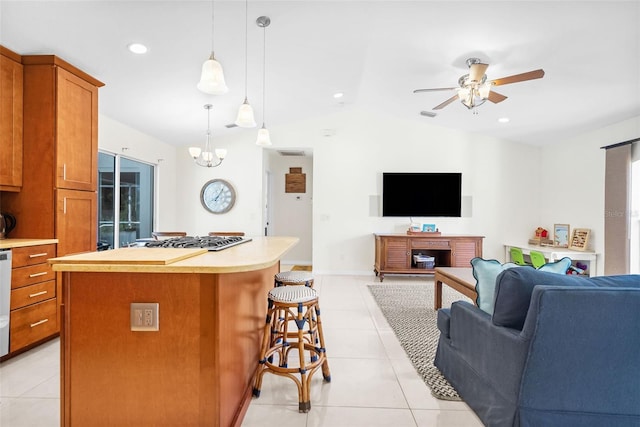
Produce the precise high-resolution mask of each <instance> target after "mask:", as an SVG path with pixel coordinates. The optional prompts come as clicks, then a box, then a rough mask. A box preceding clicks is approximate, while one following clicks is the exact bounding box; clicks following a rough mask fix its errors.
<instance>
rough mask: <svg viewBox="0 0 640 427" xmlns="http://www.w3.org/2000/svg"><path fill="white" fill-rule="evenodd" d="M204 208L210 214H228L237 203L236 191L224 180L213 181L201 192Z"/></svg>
mask: <svg viewBox="0 0 640 427" xmlns="http://www.w3.org/2000/svg"><path fill="white" fill-rule="evenodd" d="M200 201H201V202H202V206H204V208H205V209H206V210H208V211H209V212H212V213H214V214H221V213H225V212H228V211H229V210H230V209H231V208H232V207H233V204H234V203H235V202H236V191H235V190H234V189H233V186H232V185H231V184H229V183H228V182H227V181H225V180H224V179H212V180H211V181H209V182H207V183H206V184H205V185H204V186H203V187H202V191H200Z"/></svg>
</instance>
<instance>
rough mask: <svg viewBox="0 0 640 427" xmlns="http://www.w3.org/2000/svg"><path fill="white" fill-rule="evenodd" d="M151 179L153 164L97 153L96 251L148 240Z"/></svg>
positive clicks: (151, 195) (151, 198)
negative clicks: (139, 240) (97, 247)
mask: <svg viewBox="0 0 640 427" xmlns="http://www.w3.org/2000/svg"><path fill="white" fill-rule="evenodd" d="M154 176H155V168H154V166H153V165H150V164H147V163H142V162H138V161H135V160H131V159H128V158H126V157H122V156H120V155H116V154H110V153H103V152H100V153H99V154H98V246H99V249H109V248H116V247H126V246H128V245H129V244H131V243H133V242H135V241H136V239H141V238H148V237H151V231H152V230H153V198H154V196H153V195H154ZM116 206H117V207H118V209H116ZM116 224H117V226H116Z"/></svg>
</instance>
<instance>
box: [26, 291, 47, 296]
mask: <svg viewBox="0 0 640 427" xmlns="http://www.w3.org/2000/svg"><path fill="white" fill-rule="evenodd" d="M47 292H48V291H40V292H36V293H35V294H29V298H35V297H39V296H40V295H44V294H46V293H47Z"/></svg>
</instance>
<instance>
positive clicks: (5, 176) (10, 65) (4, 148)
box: [0, 55, 23, 191]
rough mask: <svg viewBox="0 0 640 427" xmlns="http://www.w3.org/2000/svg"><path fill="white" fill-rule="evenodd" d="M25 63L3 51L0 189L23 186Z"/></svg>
mask: <svg viewBox="0 0 640 427" xmlns="http://www.w3.org/2000/svg"><path fill="white" fill-rule="evenodd" d="M22 87H23V74H22V64H20V63H19V62H16V61H14V60H13V59H11V58H8V57H6V56H4V55H0V190H7V191H19V190H20V187H21V186H22V129H23V127H22V111H23V109H22V104H23V93H22Z"/></svg>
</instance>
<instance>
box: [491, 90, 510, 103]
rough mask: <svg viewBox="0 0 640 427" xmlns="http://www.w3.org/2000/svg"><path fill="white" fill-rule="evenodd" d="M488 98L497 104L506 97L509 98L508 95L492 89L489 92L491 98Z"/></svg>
mask: <svg viewBox="0 0 640 427" xmlns="http://www.w3.org/2000/svg"><path fill="white" fill-rule="evenodd" d="M487 99H488V100H489V101H491V102H493V103H494V104H497V103H498V102H502V101H504V100H505V99H507V97H506V96H504V95H502V94H499V93H498V92H494V91H491V92H489V98H487Z"/></svg>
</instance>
